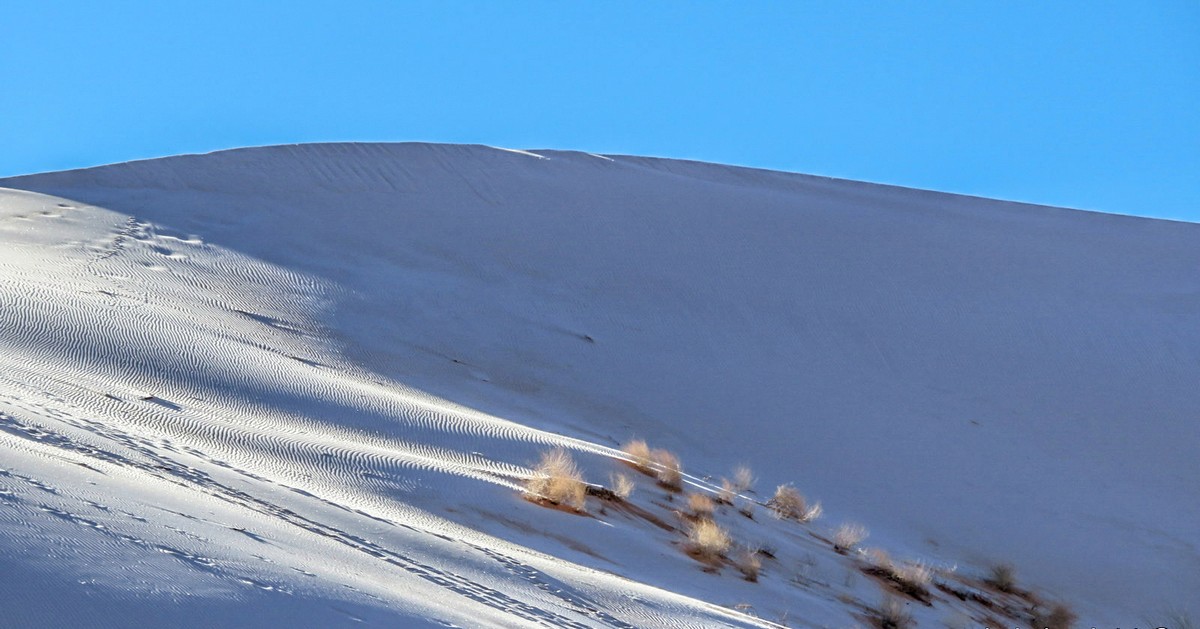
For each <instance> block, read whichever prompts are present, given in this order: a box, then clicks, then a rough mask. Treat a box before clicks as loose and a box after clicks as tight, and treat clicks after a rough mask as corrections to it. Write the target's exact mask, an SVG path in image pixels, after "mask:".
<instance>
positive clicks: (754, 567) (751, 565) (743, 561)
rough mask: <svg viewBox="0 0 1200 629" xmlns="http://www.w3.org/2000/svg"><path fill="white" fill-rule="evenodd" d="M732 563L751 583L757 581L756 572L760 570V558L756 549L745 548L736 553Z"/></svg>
mask: <svg viewBox="0 0 1200 629" xmlns="http://www.w3.org/2000/svg"><path fill="white" fill-rule="evenodd" d="M733 565H734V566H735V567H737V569H738V572H741V573H742V577H743V578H745V579H746V580H747V581H750V582H752V583H757V582H758V573H759V571H760V570H762V559H760V558H759V556H758V550H756V549H753V548H745V549H743V550H742V552H740V553H738V555H737V558H736V559H734V561H733Z"/></svg>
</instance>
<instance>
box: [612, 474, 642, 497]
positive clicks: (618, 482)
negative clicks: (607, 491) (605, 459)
mask: <svg viewBox="0 0 1200 629" xmlns="http://www.w3.org/2000/svg"><path fill="white" fill-rule="evenodd" d="M609 481H611V483H612V492H613V493H614V494H616V495H617V497H618V498H620V499H622V500H627V499H628V498H629V496H630V495H632V494H633V490H634V488H635V487H636V485H635V484H634V482H633V479H632V478H629V477H628V476H626V475H625V474H612V475H611V476H609Z"/></svg>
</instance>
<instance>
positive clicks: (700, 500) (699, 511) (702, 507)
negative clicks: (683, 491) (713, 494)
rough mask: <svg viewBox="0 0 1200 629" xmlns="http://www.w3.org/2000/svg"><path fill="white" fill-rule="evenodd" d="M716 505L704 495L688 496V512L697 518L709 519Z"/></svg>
mask: <svg viewBox="0 0 1200 629" xmlns="http://www.w3.org/2000/svg"><path fill="white" fill-rule="evenodd" d="M715 508H716V505H715V504H714V503H713V500H712V498H709V497H708V496H706V495H704V494H688V510H689V511H691V512H692V515H694V516H696V517H698V518H710V517H712V514H713V509H715Z"/></svg>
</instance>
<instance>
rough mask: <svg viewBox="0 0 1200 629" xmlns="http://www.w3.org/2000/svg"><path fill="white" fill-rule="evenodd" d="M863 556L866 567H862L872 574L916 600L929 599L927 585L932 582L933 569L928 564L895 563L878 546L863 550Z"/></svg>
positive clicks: (913, 562)
mask: <svg viewBox="0 0 1200 629" xmlns="http://www.w3.org/2000/svg"><path fill="white" fill-rule="evenodd" d="M863 558H864V559H865V560H866V562H867V564H868V567H867V568H865V569H864V572H866V573H867V574H872V575H875V576H877V577H880V578H882V579H885V580H887V581H890V582H891V584H892V586H893V587H895V588H896V590H898V591H900V592H903V593H904V594H907V595H909V596H911V597H913V598H915V599H917V600H918V601H921V602H923V603H928V602H929V601H930V595H929V585H930V583H932V582H933V571H932V570H930V568H929V566H926V565H925V564H923V563H921V562H919V561H908V562H905V563H903V564H897V563H895V562H893V561H892V558H891V556H890V555H888V554H887V552H886V551H883V550H880V549H878V548H868V549H867V550H865V551H863Z"/></svg>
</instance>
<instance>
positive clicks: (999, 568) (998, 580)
mask: <svg viewBox="0 0 1200 629" xmlns="http://www.w3.org/2000/svg"><path fill="white" fill-rule="evenodd" d="M985 581H986V582H987V583H988V584H989V585H991V586H992V587H994V588H996V589H997V590H1000V591H1001V592H1008V593H1011V592H1013V591H1015V590H1016V589H1017V569H1016V568H1014V567H1013V565H1012V564H1010V563H1001V564H996V565H994V566H992V568H991V570H990V573H989V574H988V578H987V579H985Z"/></svg>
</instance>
